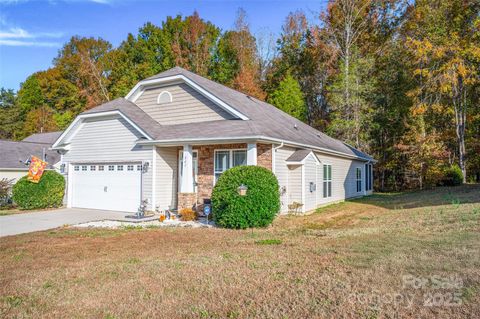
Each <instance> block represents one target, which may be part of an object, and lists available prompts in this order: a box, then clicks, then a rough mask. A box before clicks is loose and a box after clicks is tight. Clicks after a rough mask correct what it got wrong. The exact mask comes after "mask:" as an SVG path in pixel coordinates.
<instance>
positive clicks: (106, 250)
mask: <svg viewBox="0 0 480 319" xmlns="http://www.w3.org/2000/svg"><path fill="white" fill-rule="evenodd" d="M479 223H480V187H479V186H478V185H477V186H475V185H468V186H465V187H459V188H446V189H437V190H434V191H424V192H417V193H402V194H389V195H374V196H372V197H370V198H365V199H360V200H355V201H351V202H346V203H341V204H337V205H332V206H329V207H325V208H322V209H321V210H320V211H319V212H317V213H315V214H312V215H310V216H304V217H292V216H285V217H280V218H277V220H275V222H274V224H273V226H271V227H269V228H266V229H254V230H240V231H238V230H225V229H183V228H182V229H180V228H178V229H170V228H169V229H142V230H139V229H118V230H107V229H58V230H53V231H46V232H39V233H34V234H26V235H19V236H11V237H7V238H0V258H1V260H2V262H1V263H0V311H1V313H0V316H1V317H6V318H14V317H49V318H50V317H59V318H70V317H76V318H77V317H80V318H92V317H94V318H130V317H141V318H149V317H159V318H192V317H195V318H245V317H250V318H252V317H257V318H314V317H348V318H351V317H361V318H376V317H395V316H397V317H402V318H404V317H432V318H433V317H450V318H465V317H474V316H476V315H477V314H478V313H480V306H479V305H480V270H479V269H480V248H479V246H480V245H479V243H480V225H479ZM405 275H412V276H415V277H418V278H427V279H428V278H430V277H431V276H438V277H439V278H450V277H452V276H458V277H459V278H460V279H461V280H462V285H461V286H460V287H458V288H455V289H451V288H448V289H436V288H434V287H431V286H428V285H427V286H425V287H422V288H421V289H414V288H412V287H405V286H404V280H403V279H404V278H403V276H405ZM432 293H433V294H435V293H436V294H441V295H442V296H449V295H453V294H459V296H460V297H459V298H460V300H461V305H458V306H447V305H445V304H443V305H434V306H428V305H425V298H427V299H428V296H429V294H432ZM375 296H380V297H386V296H403V298H404V299H402V300H399V301H398V302H397V303H393V302H390V303H389V302H387V301H388V300H386V299H382V298H379V299H375V298H374V297H375ZM455 296H456V295H455ZM362 298H364V299H362ZM406 298H410V299H411V301H412V303H411V304H409V303H408V302H409V301H410V299H408V300H407V299H406ZM427 301H428V300H427Z"/></svg>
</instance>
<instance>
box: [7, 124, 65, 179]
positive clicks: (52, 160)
mask: <svg viewBox="0 0 480 319" xmlns="http://www.w3.org/2000/svg"><path fill="white" fill-rule="evenodd" d="M61 134H62V132H51V133H38V134H33V135H30V136H29V137H27V138H25V139H24V140H22V141H18V142H17V141H10V140H0V179H3V178H6V179H13V180H14V182H16V181H17V180H18V179H19V178H21V177H23V176H24V175H26V174H27V172H28V166H29V160H30V156H32V155H33V156H36V157H38V158H43V159H45V161H47V162H48V163H49V166H48V168H47V169H59V161H60V155H59V154H58V152H57V151H53V150H50V147H51V146H52V144H53V142H55V140H57V139H58V137H59V136H60V135H61Z"/></svg>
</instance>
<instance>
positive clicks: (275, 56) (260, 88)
mask: <svg viewBox="0 0 480 319" xmlns="http://www.w3.org/2000/svg"><path fill="white" fill-rule="evenodd" d="M479 12H480V2H478V1H477V0H450V1H443V0H416V1H407V0H331V1H329V2H328V5H327V8H326V9H325V10H324V12H322V13H321V14H320V15H319V16H318V17H317V18H318V19H313V21H312V20H311V19H310V20H309V19H308V18H307V15H306V14H305V13H304V12H303V11H301V10H299V11H296V12H292V13H290V14H289V15H288V16H287V17H286V18H285V22H284V24H283V27H282V30H281V33H280V35H279V37H278V38H276V39H275V38H274V37H273V36H272V35H269V34H266V33H265V32H263V33H257V34H254V33H253V32H252V31H251V30H250V27H249V24H248V18H247V14H246V12H245V11H244V10H242V9H239V10H238V12H237V18H236V21H235V23H234V27H233V28H232V29H230V30H221V29H220V28H219V27H218V26H216V25H215V24H214V23H212V22H210V21H206V20H204V19H202V18H201V17H200V15H199V14H198V13H197V12H194V13H193V14H191V15H189V16H181V15H178V16H175V17H167V18H166V20H165V21H163V22H161V24H159V25H156V24H153V23H151V22H148V23H146V24H145V25H143V26H142V27H141V28H140V29H139V30H138V32H137V33H136V34H129V35H128V36H127V38H126V39H125V40H124V41H123V42H122V43H121V44H120V45H119V46H118V47H113V46H112V44H110V43H109V42H108V41H106V40H104V39H101V38H86V37H80V36H74V37H72V38H71V39H70V41H69V42H68V43H66V44H65V45H64V46H63V47H62V48H61V49H60V50H59V52H58V55H57V57H56V58H55V59H54V60H53V66H52V67H51V68H49V69H48V70H45V71H39V72H35V73H34V74H32V75H30V76H29V77H28V78H27V79H26V80H25V81H24V82H23V83H22V84H21V87H20V89H19V90H18V92H14V91H12V90H7V89H3V88H2V89H1V92H0V107H1V113H0V138H3V139H22V138H24V137H25V136H28V135H29V134H32V133H36V132H46V131H53V130H61V129H65V128H66V127H67V126H68V125H69V124H70V123H71V122H72V120H73V119H74V118H75V116H76V115H78V114H79V113H80V112H82V111H84V110H86V109H89V108H92V107H94V106H96V105H99V104H101V103H104V102H107V101H109V100H111V99H114V98H117V97H121V96H125V95H126V94H127V93H128V91H129V90H130V89H131V88H132V87H133V86H134V85H135V84H136V83H137V82H138V81H140V80H142V79H145V78H147V77H149V76H152V75H154V74H157V73H159V72H162V71H164V70H167V69H169V68H172V67H174V66H181V67H183V68H186V69H188V70H190V71H192V72H195V73H197V74H200V75H202V76H205V77H207V78H210V79H212V80H214V81H217V82H219V83H222V84H224V85H227V86H229V87H231V88H233V89H236V90H239V91H241V92H244V93H246V94H248V95H250V96H253V97H255V98H258V99H261V100H265V101H267V102H269V103H271V104H273V105H275V106H276V107H278V108H280V109H282V110H283V111H285V112H287V113H289V114H291V115H292V116H295V117H296V118H298V119H300V120H302V121H304V122H306V123H308V124H309V125H311V126H313V127H315V128H317V129H320V130H322V131H324V132H326V133H328V134H330V135H331V136H333V137H336V138H338V139H340V140H342V141H345V142H346V143H348V144H350V145H352V146H354V147H356V148H358V149H360V150H362V151H364V152H366V153H369V154H371V155H372V156H373V157H374V158H375V159H376V160H377V161H378V162H377V164H376V165H375V187H376V189H378V190H400V189H408V188H423V187H429V186H432V185H436V184H439V183H441V182H442V180H443V179H444V175H445V171H446V170H448V169H449V168H451V167H452V166H454V165H458V166H459V168H460V170H461V171H462V173H463V177H464V181H477V182H478V181H480V106H479V103H480V75H479V74H480V13H479Z"/></svg>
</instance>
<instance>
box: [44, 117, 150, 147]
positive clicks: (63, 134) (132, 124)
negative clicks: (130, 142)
mask: <svg viewBox="0 0 480 319" xmlns="http://www.w3.org/2000/svg"><path fill="white" fill-rule="evenodd" d="M110 115H120V116H121V117H122V118H123V119H124V120H125V121H127V122H128V123H129V124H130V125H131V126H133V127H134V128H135V129H136V130H137V131H138V132H139V133H140V134H142V135H143V136H145V137H146V138H147V139H148V140H153V139H152V137H151V136H150V135H148V134H147V133H146V132H145V131H144V130H142V129H141V128H140V127H139V126H138V125H137V124H135V123H134V122H133V121H132V120H130V118H128V117H127V116H126V115H125V114H123V113H122V112H120V111H118V110H115V111H107V112H98V113H91V114H81V115H78V116H77V117H76V118H75V120H74V121H73V122H72V124H70V125H69V126H68V127H67V129H66V130H65V131H64V132H63V133H62V135H60V137H59V138H58V139H57V140H56V141H55V143H54V144H53V145H52V147H51V149H53V150H56V149H64V148H63V147H60V146H59V144H60V142H61V141H62V140H63V139H64V138H65V136H67V134H68V133H69V132H70V131H72V130H74V131H73V132H74V133H75V129H77V130H78V128H79V127H80V125H77V124H78V123H82V122H83V120H84V119H89V118H99V117H105V116H110Z"/></svg>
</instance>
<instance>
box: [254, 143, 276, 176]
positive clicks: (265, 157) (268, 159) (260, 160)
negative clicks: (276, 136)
mask: <svg viewBox="0 0 480 319" xmlns="http://www.w3.org/2000/svg"><path fill="white" fill-rule="evenodd" d="M257 166H261V167H265V168H266V169H269V170H272V144H257Z"/></svg>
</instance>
